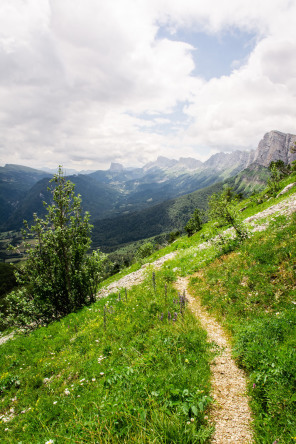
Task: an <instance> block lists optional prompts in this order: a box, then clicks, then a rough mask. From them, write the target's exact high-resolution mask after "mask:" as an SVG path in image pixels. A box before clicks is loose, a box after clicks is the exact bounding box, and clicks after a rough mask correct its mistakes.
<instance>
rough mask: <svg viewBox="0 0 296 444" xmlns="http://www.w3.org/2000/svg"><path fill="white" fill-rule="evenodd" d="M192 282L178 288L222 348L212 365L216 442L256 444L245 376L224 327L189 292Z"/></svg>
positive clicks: (212, 415) (178, 284)
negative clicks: (238, 364) (236, 360)
mask: <svg viewBox="0 0 296 444" xmlns="http://www.w3.org/2000/svg"><path fill="white" fill-rule="evenodd" d="M189 279H190V277H185V278H180V277H179V278H178V280H177V282H176V284H175V286H176V288H177V290H178V291H179V292H180V293H181V294H183V292H184V291H185V294H186V297H187V299H188V301H189V308H190V309H191V311H192V312H193V314H194V315H195V316H196V318H197V319H198V320H199V321H200V323H201V326H202V327H203V328H204V329H205V330H206V332H207V335H208V340H209V341H210V342H214V343H215V344H217V345H218V346H219V348H220V353H219V354H218V356H215V358H214V359H213V361H212V363H211V373H212V377H211V385H212V397H213V399H214V404H213V406H212V408H211V413H210V420H211V422H212V423H213V425H214V426H215V432H214V434H213V437H212V443H217V444H227V443H231V444H234V443H236V444H247V443H248V444H249V443H252V442H253V441H252V439H253V438H252V437H253V435H252V428H251V423H252V418H251V410H250V408H249V404H248V397H247V395H246V392H247V382H246V377H245V374H244V372H243V371H242V370H241V369H239V368H238V367H237V365H236V363H235V361H234V359H233V358H232V356H231V347H230V344H229V340H228V338H227V335H226V334H225V332H224V331H223V329H222V327H221V326H220V325H219V324H218V322H217V321H216V320H215V319H214V318H213V317H211V316H210V315H209V314H208V313H207V311H206V310H205V308H204V307H202V305H201V303H200V301H199V300H198V298H194V297H192V295H191V294H190V293H189V292H188V283H189Z"/></svg>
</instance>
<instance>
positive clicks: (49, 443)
mask: <svg viewBox="0 0 296 444" xmlns="http://www.w3.org/2000/svg"><path fill="white" fill-rule="evenodd" d="M53 443H54V440H53V439H50V440H49V441H46V443H45V444H53Z"/></svg>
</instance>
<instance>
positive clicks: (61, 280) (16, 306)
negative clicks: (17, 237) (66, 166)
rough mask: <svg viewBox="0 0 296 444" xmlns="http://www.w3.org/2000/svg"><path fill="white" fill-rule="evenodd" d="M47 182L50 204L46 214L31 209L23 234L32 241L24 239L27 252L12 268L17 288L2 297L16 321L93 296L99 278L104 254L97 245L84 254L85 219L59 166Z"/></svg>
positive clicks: (40, 317) (46, 318)
mask: <svg viewBox="0 0 296 444" xmlns="http://www.w3.org/2000/svg"><path fill="white" fill-rule="evenodd" d="M51 182H52V183H54V184H55V188H53V189H52V190H51V192H52V198H53V204H52V205H48V206H47V208H46V209H47V215H46V217H45V218H44V219H40V218H39V217H38V216H37V214H34V225H32V226H31V227H29V226H28V224H26V230H24V236H25V238H26V239H30V238H34V239H36V242H35V244H33V245H32V244H31V243H29V242H27V244H26V247H27V251H26V253H27V255H28V258H27V260H26V262H25V263H23V264H22V266H21V268H20V270H19V271H18V273H17V280H18V282H19V284H20V285H22V286H23V288H22V289H21V290H18V291H16V292H13V293H12V294H11V295H10V297H9V299H8V306H9V316H8V318H7V322H9V323H12V322H15V324H16V325H22V326H26V325H32V322H33V323H34V324H35V323H36V322H37V323H38V324H39V323H44V322H45V323H46V322H50V321H52V320H53V319H57V318H60V317H62V316H65V315H66V314H68V313H71V312H72V311H75V310H78V309H79V308H81V307H83V306H84V305H86V304H88V303H90V302H93V301H94V300H95V293H96V289H97V285H98V283H99V281H100V279H101V266H102V262H103V260H104V257H103V256H102V255H101V254H100V253H99V252H98V251H95V252H93V254H92V255H91V256H87V252H88V250H89V247H90V242H91V241H90V231H91V225H90V224H89V215H88V214H85V215H84V216H83V215H82V210H81V199H80V196H75V194H74V185H73V184H72V183H71V182H70V181H66V179H65V177H64V175H63V172H62V169H61V167H60V168H59V171H58V174H56V175H55V176H54V177H53V179H52V180H51ZM30 315H31V317H32V320H31V322H29V323H28V317H30Z"/></svg>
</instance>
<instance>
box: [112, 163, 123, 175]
mask: <svg viewBox="0 0 296 444" xmlns="http://www.w3.org/2000/svg"><path fill="white" fill-rule="evenodd" d="M123 170H124V167H123V165H121V163H116V162H111V165H110V168H109V171H112V172H114V173H121V172H122V171H123Z"/></svg>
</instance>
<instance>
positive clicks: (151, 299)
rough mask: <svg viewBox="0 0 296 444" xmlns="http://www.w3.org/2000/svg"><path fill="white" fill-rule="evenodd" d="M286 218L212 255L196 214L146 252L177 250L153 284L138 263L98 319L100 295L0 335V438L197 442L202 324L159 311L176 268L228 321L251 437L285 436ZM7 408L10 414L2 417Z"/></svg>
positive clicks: (290, 275) (290, 247) (288, 334)
mask: <svg viewBox="0 0 296 444" xmlns="http://www.w3.org/2000/svg"><path fill="white" fill-rule="evenodd" d="M283 185H284V184H283ZM293 192H294V191H291V192H290V193H289V194H291V193H293ZM284 198H285V196H284V197H282V198H278V199H272V200H271V201H269V202H268V203H265V204H263V205H260V206H259V207H255V206H250V207H249V208H248V209H247V210H245V211H244V213H245V214H246V216H249V215H251V214H252V213H253V214H254V213H256V212H258V211H261V210H262V209H264V207H266V206H267V205H272V204H273V203H275V202H278V201H279V200H281V199H284ZM241 205H244V203H242V204H241ZM295 222H296V221H295V220H294V221H293V223H292V224H289V225H287V223H286V222H285V221H284V220H283V219H279V220H278V222H275V223H274V225H273V226H272V227H271V228H270V229H269V231H267V232H266V233H257V234H256V235H255V236H254V237H253V238H251V239H250V240H248V241H247V242H245V244H244V245H243V246H242V247H241V248H240V250H235V251H233V252H231V253H229V254H228V255H224V256H223V257H220V258H219V256H221V254H220V253H219V251H218V250H217V248H215V247H214V246H213V247H211V248H210V249H207V250H202V251H200V252H199V251H198V250H197V246H198V245H199V243H200V242H202V241H204V240H206V239H207V238H209V237H210V236H211V233H212V231H211V230H212V228H211V225H210V224H207V225H206V226H205V227H204V229H203V231H202V232H200V233H198V234H196V235H195V236H193V237H192V238H190V239H188V238H185V237H183V238H180V239H178V240H177V242H175V243H174V244H172V245H170V246H169V247H167V248H166V249H164V250H162V251H160V252H158V253H155V254H154V256H153V257H152V258H150V260H152V259H155V258H156V257H159V256H160V255H163V254H166V253H168V252H170V251H173V250H178V252H179V254H178V258H177V259H174V260H173V261H170V262H169V263H167V264H166V265H165V266H164V268H163V271H162V272H159V273H157V275H156V277H157V278H156V283H157V285H156V291H154V288H153V282H152V277H151V272H150V275H148V277H147V280H146V282H145V283H144V284H143V285H141V286H138V287H135V288H134V290H132V291H129V293H128V299H127V301H125V300H121V301H118V300H117V298H118V296H117V295H113V296H110V297H109V298H108V301H109V302H108V307H109V308H108V311H107V314H106V328H104V315H103V310H104V309H103V306H104V304H105V302H106V301H105V300H101V301H98V302H97V303H96V304H94V305H93V306H92V307H91V308H86V309H84V310H82V311H81V312H79V313H76V314H72V315H70V316H68V317H66V318H65V319H64V320H62V321H61V322H58V323H53V324H52V325H50V326H48V327H46V328H41V329H39V330H37V331H35V332H33V333H31V334H30V335H29V336H20V337H18V338H17V339H15V340H14V341H10V342H8V343H6V344H4V345H2V346H1V360H0V368H1V377H0V390H1V398H2V402H1V409H0V416H1V415H4V416H3V417H2V418H0V421H1V423H0V439H1V442H11V443H14V442H21V441H22V442H32V443H43V442H45V441H46V440H48V439H53V440H54V442H55V443H59V442H60V443H63V442H75V441H78V442H90V443H91V442H93V443H94V442H102V443H103V442H104V443H105V442H139V443H140V442H141V443H142V442H147V443H150V442H156V443H158V442H159V443H160V442H176V443H180V442H182V443H183V442H184V443H185V442H188V443H195V442H196V443H198V442H206V440H207V438H208V436H209V434H210V427H209V425H208V424H207V419H206V417H205V412H206V407H207V404H208V403H209V397H208V393H209V359H210V353H209V350H208V346H207V345H206V342H205V333H204V332H203V331H202V330H201V329H200V327H199V325H198V324H197V322H196V320H195V319H194V318H193V317H192V316H191V314H190V313H188V312H186V314H185V316H184V318H183V317H182V316H181V315H180V313H179V314H178V316H177V321H175V322H173V321H168V320H167V315H168V311H169V312H170V313H174V312H179V311H180V307H179V305H177V304H175V303H174V299H176V294H175V292H174V290H173V288H172V281H173V280H174V278H175V276H176V272H177V273H179V274H183V275H185V274H192V273H193V272H195V271H197V270H200V269H202V270H203V275H202V276H203V277H202V278H200V279H195V280H193V281H192V285H193V288H194V291H196V292H197V293H198V294H200V295H201V296H202V298H203V301H204V303H205V304H206V305H207V306H208V307H209V309H210V310H211V311H213V313H215V314H216V315H217V316H218V317H219V318H220V320H221V321H222V322H223V323H224V325H225V326H226V328H228V329H229V331H230V333H231V335H232V337H233V343H234V348H235V352H236V356H237V359H238V361H239V362H240V364H241V365H242V366H243V367H244V368H245V369H246V370H247V372H248V373H249V374H250V381H251V382H250V394H251V396H252V399H253V401H252V407H253V411H254V412H255V418H256V421H255V427H256V433H257V442H258V443H265V442H266V443H270V442H273V440H276V439H277V440H279V442H291V439H292V438H293V437H296V423H295V417H296V411H295V405H296V402H295V399H294V398H295V373H296V368H295V362H296V360H295V357H296V356H295V353H296V352H295V325H296V315H295V310H293V309H294V304H293V303H292V301H294V302H295V300H296V295H295V277H296V276H295V266H296V262H295V251H296V248H295V246H296V245H295V226H296V223H295ZM251 265H252V266H251ZM136 267H137V265H135V266H134V267H133V268H134V269H135V268H136ZM176 268H177V269H178V270H176ZM127 272H128V271H126V272H125V273H127ZM125 273H121V275H123V274H125ZM116 278H118V277H113V278H112V279H110V280H115V279H116ZM110 280H109V281H110ZM165 284H166V285H167V286H168V292H167V296H166V291H165ZM245 284H246V285H245ZM274 295H276V297H275V296H274ZM123 299H125V298H124V297H123ZM111 306H112V307H113V308H111ZM162 313H163V314H164V320H161V319H160V316H161V314H162ZM277 313H279V314H277ZM266 332H268V334H266ZM101 357H103V358H104V359H101ZM45 378H49V380H46V379H45ZM93 379H94V380H93ZM253 384H254V385H253ZM68 391H69V394H67V393H68ZM11 409H13V410H11ZM22 412H23V413H22ZM7 417H8V418H10V417H11V418H12V419H11V420H10V421H9V422H5V419H6V418H7ZM191 418H192V419H193V421H191Z"/></svg>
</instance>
